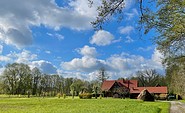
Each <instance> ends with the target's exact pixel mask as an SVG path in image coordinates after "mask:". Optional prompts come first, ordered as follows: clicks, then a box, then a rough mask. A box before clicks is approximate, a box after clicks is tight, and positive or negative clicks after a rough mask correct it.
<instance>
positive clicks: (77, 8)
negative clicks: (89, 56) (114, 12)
mask: <svg viewBox="0 0 185 113" xmlns="http://www.w3.org/2000/svg"><path fill="white" fill-rule="evenodd" d="M98 3H99V1H98V0H97V2H95V4H94V7H92V8H90V7H88V1H86V0H85V1H84V0H75V1H70V2H69V6H70V7H66V6H65V7H59V6H57V4H56V3H55V2H54V0H26V1H25V0H19V3H17V0H11V1H7V0H1V1H0V4H1V7H0V15H1V17H0V40H2V41H3V42H5V43H6V44H11V45H15V46H16V47H23V46H27V45H31V44H32V43H33V36H32V31H31V29H30V26H40V25H44V26H46V27H50V28H53V29H55V30H59V29H61V28H63V27H66V28H70V29H74V30H87V29H91V28H92V27H91V25H90V22H91V21H93V20H94V19H95V17H96V15H97V14H96V13H97V12H96V7H97V5H98ZM57 37H58V38H60V39H63V38H62V36H61V35H58V36H57Z"/></svg>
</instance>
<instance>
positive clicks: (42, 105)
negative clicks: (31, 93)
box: [0, 97, 170, 113]
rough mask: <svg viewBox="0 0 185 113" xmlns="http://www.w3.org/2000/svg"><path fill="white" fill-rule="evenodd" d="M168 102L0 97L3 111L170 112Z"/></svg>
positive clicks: (0, 108) (7, 112) (57, 112)
mask: <svg viewBox="0 0 185 113" xmlns="http://www.w3.org/2000/svg"><path fill="white" fill-rule="evenodd" d="M169 106H170V105H169V103H167V102H143V101H138V100H131V99H112V98H103V99H84V100H83V99H78V98H75V99H71V98H67V99H62V98H60V99H59V98H2V97H1V98H0V112H1V113H168V112H169Z"/></svg>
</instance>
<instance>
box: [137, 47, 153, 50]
mask: <svg viewBox="0 0 185 113" xmlns="http://www.w3.org/2000/svg"><path fill="white" fill-rule="evenodd" d="M152 49H153V46H148V47H145V48H143V47H139V48H138V50H140V51H150V50H152Z"/></svg>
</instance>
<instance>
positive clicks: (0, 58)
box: [0, 55, 11, 62]
mask: <svg viewBox="0 0 185 113" xmlns="http://www.w3.org/2000/svg"><path fill="white" fill-rule="evenodd" d="M0 61H1V62H9V61H11V58H9V57H7V56H2V55H0Z"/></svg>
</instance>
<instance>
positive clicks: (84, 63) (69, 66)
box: [61, 56, 103, 72]
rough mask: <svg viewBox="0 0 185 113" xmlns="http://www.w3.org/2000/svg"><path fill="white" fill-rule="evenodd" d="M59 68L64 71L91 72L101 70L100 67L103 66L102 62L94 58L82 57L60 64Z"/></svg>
mask: <svg viewBox="0 0 185 113" xmlns="http://www.w3.org/2000/svg"><path fill="white" fill-rule="evenodd" d="M61 66H62V68H64V69H66V70H74V71H80V72H92V71H94V70H98V69H99V68H101V66H103V62H102V61H101V60H98V59H96V58H92V57H87V56H84V57H82V58H81V59H80V58H74V59H73V60H71V61H70V62H63V63H61Z"/></svg>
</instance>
